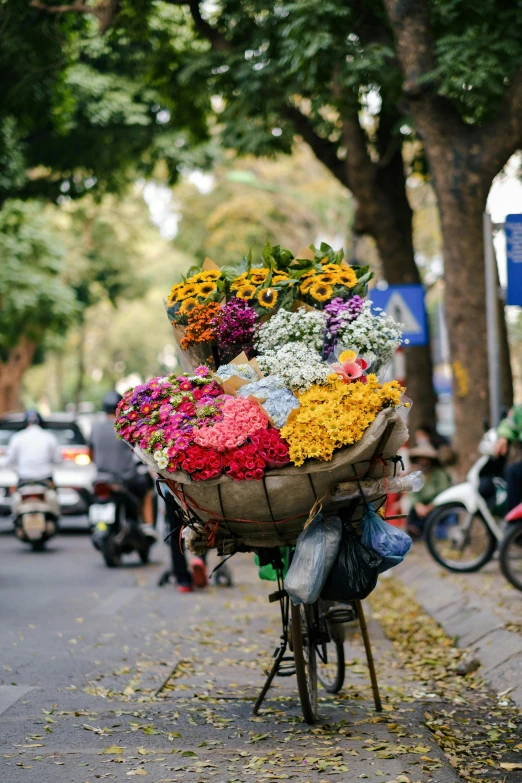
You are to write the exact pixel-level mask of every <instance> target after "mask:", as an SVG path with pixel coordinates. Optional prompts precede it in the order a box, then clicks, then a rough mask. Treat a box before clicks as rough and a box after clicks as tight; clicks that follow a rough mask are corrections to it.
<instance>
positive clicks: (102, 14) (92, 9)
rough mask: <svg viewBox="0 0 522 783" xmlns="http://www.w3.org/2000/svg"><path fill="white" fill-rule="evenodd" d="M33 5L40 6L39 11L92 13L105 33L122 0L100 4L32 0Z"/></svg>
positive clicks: (106, 1)
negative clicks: (53, 3)
mask: <svg viewBox="0 0 522 783" xmlns="http://www.w3.org/2000/svg"><path fill="white" fill-rule="evenodd" d="M31 7H32V8H38V10H39V11H46V12H47V13H49V14H66V13H70V12H73V13H77V14H91V16H95V17H96V18H97V19H98V21H99V23H100V33H102V34H103V33H104V32H105V31H106V30H107V29H108V28H109V27H110V26H111V25H112V23H113V22H114V19H115V18H116V16H117V14H118V11H119V10H120V0H102V2H100V3H98V5H94V6H92V5H87V4H86V3H85V2H83V0H74V3H70V4H69V5H47V4H46V3H42V2H41V1H40V0H31Z"/></svg>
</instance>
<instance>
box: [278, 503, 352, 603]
mask: <svg viewBox="0 0 522 783" xmlns="http://www.w3.org/2000/svg"><path fill="white" fill-rule="evenodd" d="M341 531H342V523H341V520H340V519H339V517H336V516H329V517H328V518H326V519H324V518H323V516H322V515H321V514H317V516H315V517H314V518H313V520H312V521H311V522H310V524H309V525H308V526H307V527H305V529H304V530H303V532H302V533H301V535H300V536H299V538H298V539H297V544H296V547H295V553H294V557H293V560H292V563H291V565H290V568H289V569H288V573H287V575H286V579H285V590H286V592H287V593H288V595H289V596H290V598H291V600H292V603H294V604H313V602H314V601H317V599H318V598H319V595H320V593H321V590H322V587H323V584H324V582H325V580H326V578H327V577H328V573H329V571H330V569H331V567H332V564H333V562H334V560H335V557H336V555H337V551H338V549H339V544H340V542H341Z"/></svg>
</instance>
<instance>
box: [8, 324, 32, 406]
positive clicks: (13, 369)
mask: <svg viewBox="0 0 522 783" xmlns="http://www.w3.org/2000/svg"><path fill="white" fill-rule="evenodd" d="M35 350H36V343H34V342H33V341H32V340H28V339H27V338H26V337H22V339H21V340H20V342H19V343H18V345H16V346H15V347H14V348H13V349H12V350H11V351H10V352H9V356H8V357H7V361H5V362H0V415H3V414H5V413H12V412H15V411H19V410H22V409H23V405H22V399H21V394H20V387H21V384H22V379H23V376H24V373H25V372H26V370H27V369H28V368H29V367H30V366H31V362H32V360H33V356H34V352H35Z"/></svg>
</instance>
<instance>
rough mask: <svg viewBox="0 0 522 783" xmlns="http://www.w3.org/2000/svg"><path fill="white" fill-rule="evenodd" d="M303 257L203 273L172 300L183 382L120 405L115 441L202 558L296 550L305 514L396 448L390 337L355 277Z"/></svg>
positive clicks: (323, 252) (386, 470)
mask: <svg viewBox="0 0 522 783" xmlns="http://www.w3.org/2000/svg"><path fill="white" fill-rule="evenodd" d="M312 250H313V258H311V259H296V258H294V257H293V255H292V254H291V253H290V252H289V251H287V250H283V249H281V248H280V247H279V246H276V247H270V246H267V247H266V248H265V250H264V252H263V256H262V260H261V265H259V266H256V265H254V264H253V262H252V257H251V256H249V257H247V258H245V259H243V262H242V264H241V265H240V266H239V267H222V268H219V267H217V266H216V265H215V264H213V263H212V262H209V261H208V259H207V261H206V262H205V264H204V265H203V267H202V268H201V269H200V270H198V271H196V272H194V271H192V272H191V274H189V276H188V277H187V278H186V279H184V280H183V281H182V282H181V283H178V284H177V285H175V286H173V288H172V290H171V292H170V295H169V297H168V300H167V303H166V304H167V311H168V315H169V318H170V319H171V321H172V324H173V326H174V329H175V333H176V334H177V340H178V344H179V348H180V351H181V356H182V357H184V358H187V356H188V359H189V361H188V362H185V364H184V369H186V370H187V371H186V372H185V373H180V374H176V373H175V374H172V375H169V376H167V377H158V378H153V379H152V380H150V381H148V382H147V383H144V384H141V385H140V386H137V387H136V388H134V389H131V390H129V391H128V392H126V393H125V395H124V397H123V400H122V401H121V403H120V405H119V408H118V416H117V420H116V430H117V433H118V435H119V437H121V438H123V439H124V440H126V441H127V442H128V443H129V445H130V446H132V448H134V450H135V451H136V453H137V454H138V455H139V456H140V458H141V459H142V460H143V461H144V462H145V463H146V464H148V465H149V467H150V468H151V469H153V470H154V471H155V472H157V473H158V474H159V475H161V476H162V477H163V478H164V479H165V480H166V481H167V483H168V485H169V487H170V489H171V490H172V492H173V493H174V495H175V496H176V498H177V500H178V501H179V503H180V504H181V505H182V506H183V507H184V508H185V510H186V511H187V512H188V519H189V524H190V526H191V527H192V528H193V531H195V532H194V535H196V536H199V538H200V546H201V545H202V546H214V545H217V546H218V547H219V548H220V550H221V551H222V552H223V551H235V550H236V549H239V548H243V549H244V548H247V549H252V548H253V549H255V548H258V547H261V546H277V545H284V544H293V543H295V540H296V539H297V537H298V535H299V533H300V532H301V531H302V529H303V525H304V523H305V521H306V519H307V517H308V514H309V512H310V509H311V508H312V506H313V505H314V503H315V502H316V501H318V500H320V501H321V502H322V503H323V507H324V508H329V507H331V506H334V505H335V503H336V501H335V497H334V496H333V495H332V488H333V487H334V486H336V485H338V484H339V483H341V482H345V481H349V480H350V479H352V480H353V479H354V478H357V477H358V476H360V475H361V473H364V475H365V476H368V477H377V478H382V477H383V475H391V473H392V472H393V470H394V466H393V464H392V463H391V462H389V461H387V458H388V459H389V457H392V456H394V455H395V453H396V451H397V449H398V448H399V447H400V446H402V445H403V443H404V442H405V441H406V439H407V429H406V425H405V423H404V420H403V419H404V413H405V411H406V410H407V407H408V405H409V403H408V402H407V401H405V398H404V396H403V391H404V390H403V389H402V388H401V387H400V385H399V384H398V382H397V381H388V382H383V380H382V375H383V371H384V369H385V368H386V366H387V364H388V363H389V361H390V359H391V357H392V355H393V352H394V350H395V349H396V348H397V347H398V345H399V344H400V342H401V328H400V325H398V324H396V323H395V321H393V319H391V318H389V317H388V316H386V315H385V314H383V313H381V312H378V311H375V310H374V309H372V306H371V302H368V301H365V300H364V299H363V295H364V294H365V292H366V286H367V283H368V281H369V279H370V278H371V273H370V272H369V271H368V269H367V268H362V269H360V268H352V267H349V266H348V265H347V264H346V263H345V262H344V260H343V255H342V252H334V251H333V250H332V249H331V248H329V247H328V246H327V245H321V247H320V248H319V249H318V250H316V249H315V248H312ZM191 350H192V351H194V352H193V353H192V354H191V355H190V351H191ZM202 352H203V354H204V357H205V361H204V363H202V362H201V356H202ZM384 433H386V441H387V443H386V448H385V455H384V459H381V460H380V461H376V460H375V455H376V449H377V447H378V445H379V444H380V443H382V438H383V436H384Z"/></svg>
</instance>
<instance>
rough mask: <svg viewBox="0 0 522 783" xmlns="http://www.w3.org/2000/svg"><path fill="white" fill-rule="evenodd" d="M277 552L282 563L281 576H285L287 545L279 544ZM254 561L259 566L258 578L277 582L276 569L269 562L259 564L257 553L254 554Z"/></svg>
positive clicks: (286, 569)
mask: <svg viewBox="0 0 522 783" xmlns="http://www.w3.org/2000/svg"><path fill="white" fill-rule="evenodd" d="M279 554H280V555H281V561H282V564H283V577H285V576H286V574H287V571H288V547H287V546H280V547H279ZM254 563H255V564H256V566H258V568H259V578H260V579H264V580H265V582H277V571H276V569H275V568H274V566H273V565H272V564H271V563H267V564H266V565H261V561H260V559H259V555H254Z"/></svg>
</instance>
